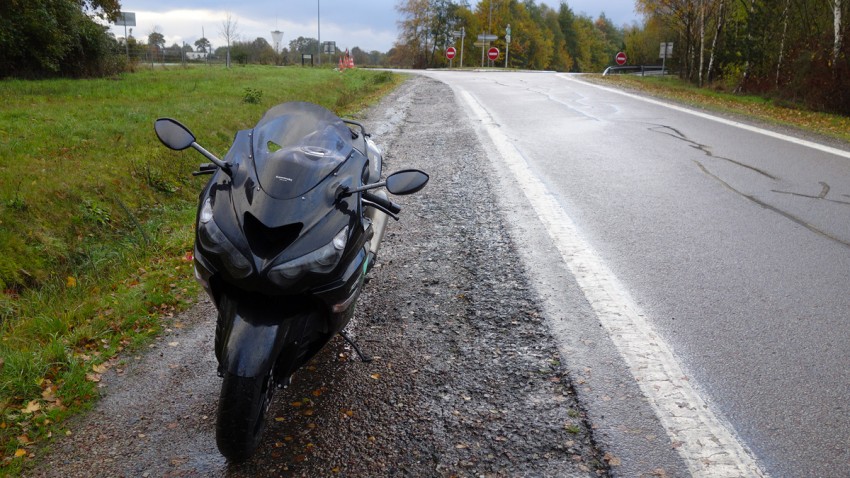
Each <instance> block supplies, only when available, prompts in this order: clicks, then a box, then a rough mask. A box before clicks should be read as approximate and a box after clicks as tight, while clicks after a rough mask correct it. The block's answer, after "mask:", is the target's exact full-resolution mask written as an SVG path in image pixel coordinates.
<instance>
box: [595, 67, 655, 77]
mask: <svg viewBox="0 0 850 478" xmlns="http://www.w3.org/2000/svg"><path fill="white" fill-rule="evenodd" d="M638 73H640V76H646V75H667V74H669V73H670V70H668V69H667V68H664V67H661V66H654V65H649V66H645V65H633V66H609V67H608V68H605V71H603V72H602V76H608V75H617V74H620V75H625V74H633V75H636V74H638Z"/></svg>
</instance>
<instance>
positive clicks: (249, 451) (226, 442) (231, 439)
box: [215, 371, 275, 461]
mask: <svg viewBox="0 0 850 478" xmlns="http://www.w3.org/2000/svg"><path fill="white" fill-rule="evenodd" d="M274 391H275V384H274V378H273V374H272V373H271V371H269V372H268V373H267V374H265V375H264V376H260V377H238V376H236V375H233V374H231V373H227V374H225V376H224V381H223V382H222V384H221V396H220V397H219V400H218V419H217V422H216V430H215V439H216V444H217V445H218V451H219V452H221V454H222V455H224V457H225V458H227V459H228V460H231V461H243V460H246V459H248V458H250V457H251V455H253V454H254V451H255V450H256V449H257V446H258V445H259V444H260V439H261V438H262V436H263V431H264V430H265V428H266V412H267V411H268V409H269V405H270V404H271V400H272V396H273V395H274Z"/></svg>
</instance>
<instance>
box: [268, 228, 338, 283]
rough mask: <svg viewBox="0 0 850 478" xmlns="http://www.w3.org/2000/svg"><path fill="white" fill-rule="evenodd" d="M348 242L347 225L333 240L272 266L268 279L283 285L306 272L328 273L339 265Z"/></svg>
mask: <svg viewBox="0 0 850 478" xmlns="http://www.w3.org/2000/svg"><path fill="white" fill-rule="evenodd" d="M347 242H348V226H346V227H345V228H344V229H343V230H341V231H339V234H337V235H336V236H335V237H334V238H333V240H332V241H331V242H329V243H327V244H325V245H324V246H322V247H320V248H319V249H316V250H315V251H313V252H311V253H309V254H307V255H304V256H301V257H299V258H296V259H293V260H291V261H289V262H286V263H284V264H281V265H279V266H275V267H273V268H272V269H271V270H270V271H269V280H271V281H272V282H274V283H275V284H277V285H279V286H281V287H284V286H286V285H288V284H291V283H292V282H295V281H296V280H298V279H300V278H301V277H302V276H303V275H304V274H306V273H307V272H317V273H328V272H331V271H332V270H334V269H335V268H336V266H337V265H339V261H340V259H342V253H343V251H344V250H345V245H346V243H347Z"/></svg>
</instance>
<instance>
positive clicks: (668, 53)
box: [658, 42, 673, 59]
mask: <svg viewBox="0 0 850 478" xmlns="http://www.w3.org/2000/svg"><path fill="white" fill-rule="evenodd" d="M658 58H663V59H667V58H673V42H664V43H661V47H660V48H659V49H658Z"/></svg>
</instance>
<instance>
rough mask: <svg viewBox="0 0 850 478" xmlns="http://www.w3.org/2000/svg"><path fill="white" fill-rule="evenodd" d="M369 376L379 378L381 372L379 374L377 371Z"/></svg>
mask: <svg viewBox="0 0 850 478" xmlns="http://www.w3.org/2000/svg"><path fill="white" fill-rule="evenodd" d="M370 377H372V378H373V379H375V380H378V379H379V378H381V374H379V373H373V374H372V375H370Z"/></svg>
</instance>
